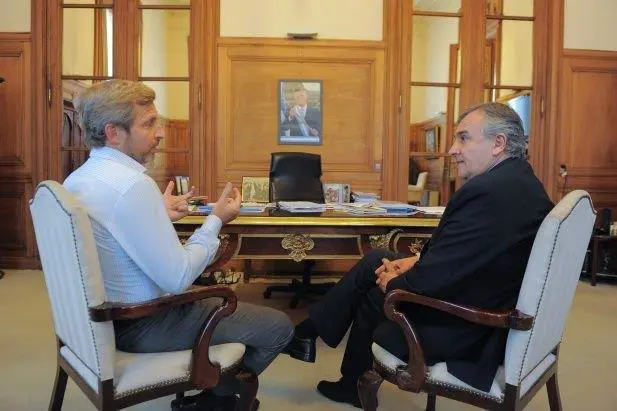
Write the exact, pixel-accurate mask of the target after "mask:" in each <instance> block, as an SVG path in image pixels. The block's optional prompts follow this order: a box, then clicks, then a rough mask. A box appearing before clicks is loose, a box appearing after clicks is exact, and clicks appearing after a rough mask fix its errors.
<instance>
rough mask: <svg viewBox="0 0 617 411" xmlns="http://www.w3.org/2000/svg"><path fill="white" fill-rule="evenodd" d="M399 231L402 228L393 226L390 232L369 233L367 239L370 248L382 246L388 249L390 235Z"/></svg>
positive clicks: (392, 235)
mask: <svg viewBox="0 0 617 411" xmlns="http://www.w3.org/2000/svg"><path fill="white" fill-rule="evenodd" d="M401 231H402V230H401V229H400V228H395V229H393V230H390V232H389V233H387V234H380V235H369V236H368V241H369V243H370V244H371V248H372V249H376V248H383V249H386V250H389V249H390V242H391V241H392V237H394V235H395V234H397V233H399V232H401Z"/></svg>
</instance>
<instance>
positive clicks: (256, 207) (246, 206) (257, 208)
mask: <svg viewBox="0 0 617 411" xmlns="http://www.w3.org/2000/svg"><path fill="white" fill-rule="evenodd" d="M267 206H268V204H267V203H242V204H241V205H240V212H241V213H263V212H264V211H265V210H266V207H267ZM212 207H214V203H208V204H206V205H198V206H196V207H195V208H193V209H192V210H191V211H198V212H200V213H206V214H210V213H211V212H212Z"/></svg>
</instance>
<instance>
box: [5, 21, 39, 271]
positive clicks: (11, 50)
mask: <svg viewBox="0 0 617 411" xmlns="http://www.w3.org/2000/svg"><path fill="white" fill-rule="evenodd" d="M30 43H31V38H30V35H29V34H19V33H0V74H1V75H2V77H4V79H5V82H4V83H2V84H0V187H1V188H0V267H7V266H8V267H21V268H28V267H31V265H32V263H33V262H32V257H33V256H34V254H35V253H34V237H33V231H32V223H31V221H30V216H29V213H28V207H27V204H28V200H29V199H30V198H31V196H32V186H33V184H34V182H33V159H34V150H33V133H32V62H31V50H30Z"/></svg>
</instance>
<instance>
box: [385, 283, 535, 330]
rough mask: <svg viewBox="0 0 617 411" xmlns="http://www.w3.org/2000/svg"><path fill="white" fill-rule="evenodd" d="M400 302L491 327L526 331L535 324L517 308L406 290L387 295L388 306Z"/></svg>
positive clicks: (393, 291) (386, 303) (394, 291)
mask: <svg viewBox="0 0 617 411" xmlns="http://www.w3.org/2000/svg"><path fill="white" fill-rule="evenodd" d="M400 302H411V303H414V304H419V305H424V306H427V307H431V308H434V309H436V310H439V311H443V312H446V313H448V314H452V315H455V316H457V317H460V318H463V319H464V320H467V321H469V322H472V323H476V324H481V325H487V326H489V327H499V328H512V329H514V330H521V331H526V330H530V329H531V326H532V325H533V317H532V316H530V315H527V314H523V313H522V312H520V311H519V310H517V309H511V310H485V309H480V308H476V307H468V306H464V305H460V304H454V303H451V302H448V301H444V300H439V299H437V298H431V297H427V296H424V295H420V294H415V293H412V292H409V291H404V290H392V291H391V292H389V293H388V295H387V296H386V302H385V305H386V306H387V305H388V304H390V305H392V306H394V305H395V304H397V303H400ZM386 315H387V313H386Z"/></svg>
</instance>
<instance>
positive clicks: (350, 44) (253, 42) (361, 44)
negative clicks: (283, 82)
mask: <svg viewBox="0 0 617 411" xmlns="http://www.w3.org/2000/svg"><path fill="white" fill-rule="evenodd" d="M217 45H220V46H278V47H294V48H296V47H333V48H340V47H345V48H361V49H367V48H369V49H384V48H386V43H385V42H384V41H369V40H289V39H284V38H274V37H220V38H219V39H218V40H217Z"/></svg>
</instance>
